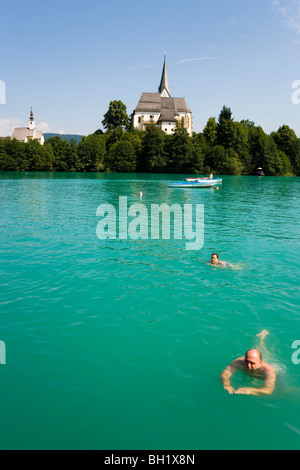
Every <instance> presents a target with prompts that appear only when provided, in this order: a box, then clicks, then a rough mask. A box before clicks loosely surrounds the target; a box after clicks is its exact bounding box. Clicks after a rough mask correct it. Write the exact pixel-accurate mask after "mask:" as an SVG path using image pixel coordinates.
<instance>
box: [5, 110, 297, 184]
mask: <svg viewBox="0 0 300 470" xmlns="http://www.w3.org/2000/svg"><path fill="white" fill-rule="evenodd" d="M102 125H103V129H104V131H102V130H100V129H99V130H96V131H95V132H94V133H93V134H90V135H88V136H84V137H82V139H81V141H80V142H76V141H75V140H71V141H70V142H68V141H67V140H64V139H63V136H61V137H58V136H55V137H51V138H49V139H47V140H46V141H45V144H44V145H40V144H39V143H38V142H37V141H34V140H31V141H30V142H28V143H23V142H19V141H17V140H15V139H13V140H12V139H10V138H6V139H1V140H0V170H2V171H73V172H81V171H83V172H92V171H93V172H95V171H96V172H99V171H100V172H144V173H145V172H151V173H185V174H206V173H211V172H213V173H217V174H221V175H256V174H257V168H259V167H261V168H263V171H264V174H265V175H268V176H293V175H296V176H299V175H300V139H299V138H298V137H297V136H296V134H295V132H294V131H293V130H292V129H290V128H289V126H287V125H282V126H281V127H280V128H279V129H278V130H277V131H276V132H272V133H271V134H266V133H265V132H264V130H263V129H262V128H261V127H260V126H256V125H255V123H254V122H252V121H249V120H242V121H240V122H237V121H235V120H234V118H233V117H232V111H231V109H230V108H228V107H226V106H223V108H222V109H221V111H220V114H219V117H218V118H217V119H216V118H215V117H211V118H209V120H208V122H207V124H206V126H205V128H204V129H203V131H202V132H200V133H194V134H193V136H192V137H190V136H189V135H188V133H187V131H186V129H185V128H184V127H182V125H180V124H178V125H177V126H176V128H175V131H174V134H172V135H166V134H165V133H164V132H163V131H162V130H160V129H159V128H158V127H156V126H155V125H154V124H151V125H150V126H149V127H147V129H146V130H145V131H138V130H136V129H133V126H132V116H128V114H127V109H126V106H125V105H124V104H123V103H122V101H111V102H110V104H109V109H108V111H107V113H106V114H105V115H104V116H103V120H102Z"/></svg>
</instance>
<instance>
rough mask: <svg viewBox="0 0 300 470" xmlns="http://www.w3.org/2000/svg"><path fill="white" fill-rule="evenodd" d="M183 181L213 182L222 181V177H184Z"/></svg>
mask: <svg viewBox="0 0 300 470" xmlns="http://www.w3.org/2000/svg"><path fill="white" fill-rule="evenodd" d="M185 181H187V182H188V183H194V182H197V181H200V182H201V181H210V182H212V183H213V184H217V183H222V178H186V179H185Z"/></svg>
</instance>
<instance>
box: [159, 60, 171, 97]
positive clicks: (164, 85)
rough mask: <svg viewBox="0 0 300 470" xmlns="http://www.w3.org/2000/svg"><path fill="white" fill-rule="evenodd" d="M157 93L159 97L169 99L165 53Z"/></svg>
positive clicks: (169, 90)
mask: <svg viewBox="0 0 300 470" xmlns="http://www.w3.org/2000/svg"><path fill="white" fill-rule="evenodd" d="M158 93H160V96H162V97H164V98H170V97H171V88H170V85H169V79H168V72H167V64H166V53H165V59H164V66H163V71H162V76H161V80H160V85H159V87H158Z"/></svg>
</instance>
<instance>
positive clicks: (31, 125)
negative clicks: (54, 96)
mask: <svg viewBox="0 0 300 470" xmlns="http://www.w3.org/2000/svg"><path fill="white" fill-rule="evenodd" d="M29 129H35V121H34V117H33V112H32V108H30V116H29Z"/></svg>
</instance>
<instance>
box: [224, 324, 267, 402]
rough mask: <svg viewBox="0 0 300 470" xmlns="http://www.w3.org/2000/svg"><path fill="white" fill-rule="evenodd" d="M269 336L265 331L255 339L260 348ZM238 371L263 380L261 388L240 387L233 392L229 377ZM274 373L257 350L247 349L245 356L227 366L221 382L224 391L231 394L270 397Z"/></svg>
mask: <svg viewBox="0 0 300 470" xmlns="http://www.w3.org/2000/svg"><path fill="white" fill-rule="evenodd" d="M268 334H269V332H268V331H267V330H262V331H261V332H260V333H259V334H258V335H256V336H257V337H259V338H260V346H261V347H262V348H263V347H264V338H265V337H266V336H267V335H268ZM238 370H242V371H243V372H244V373H245V374H247V375H248V376H250V377H253V378H256V379H262V380H264V383H263V386H262V387H260V388H256V387H241V388H238V389H237V390H235V389H234V388H233V387H232V385H231V384H230V377H231V376H232V375H233V374H235V373H236V372H237V371H238ZM275 381H276V373H275V370H274V369H273V367H272V366H270V365H269V364H267V363H266V362H264V361H263V360H262V354H261V352H260V351H259V350H258V349H248V351H247V352H246V353H245V356H243V357H239V358H238V359H235V360H234V361H232V362H231V364H229V366H227V367H226V369H224V370H223V372H222V374H221V382H222V384H223V387H224V390H227V391H228V393H230V394H233V393H236V394H244V395H261V394H265V395H271V393H272V392H273V390H274V388H275Z"/></svg>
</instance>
